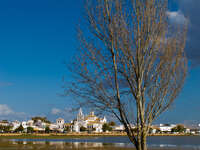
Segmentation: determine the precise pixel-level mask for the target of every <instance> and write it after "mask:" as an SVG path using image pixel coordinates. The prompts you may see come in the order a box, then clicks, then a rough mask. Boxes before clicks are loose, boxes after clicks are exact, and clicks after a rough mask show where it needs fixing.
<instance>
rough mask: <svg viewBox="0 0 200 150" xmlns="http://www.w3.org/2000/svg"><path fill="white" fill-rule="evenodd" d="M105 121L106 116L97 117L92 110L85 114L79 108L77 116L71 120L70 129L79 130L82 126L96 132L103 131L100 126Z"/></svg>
mask: <svg viewBox="0 0 200 150" xmlns="http://www.w3.org/2000/svg"><path fill="white" fill-rule="evenodd" d="M106 122H107V120H106V117H104V118H99V117H97V116H96V115H95V114H94V112H90V114H89V115H86V116H85V115H84V114H83V112H82V109H81V108H80V110H79V113H78V114H77V118H76V119H75V120H73V121H72V122H71V123H72V131H74V132H80V129H81V127H84V128H86V129H87V130H88V131H93V132H98V133H99V132H103V130H102V127H103V124H105V123H106Z"/></svg>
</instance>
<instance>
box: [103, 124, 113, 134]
mask: <svg viewBox="0 0 200 150" xmlns="http://www.w3.org/2000/svg"><path fill="white" fill-rule="evenodd" d="M102 130H103V132H106V131H112V127H110V125H109V124H107V123H105V124H103V127H102Z"/></svg>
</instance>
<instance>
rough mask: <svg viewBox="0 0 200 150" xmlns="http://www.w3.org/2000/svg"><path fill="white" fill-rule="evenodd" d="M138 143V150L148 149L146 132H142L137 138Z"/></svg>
mask: <svg viewBox="0 0 200 150" xmlns="http://www.w3.org/2000/svg"><path fill="white" fill-rule="evenodd" d="M137 140H138V143H137V146H136V150H147V136H146V135H145V134H141V136H140V137H138V138H137Z"/></svg>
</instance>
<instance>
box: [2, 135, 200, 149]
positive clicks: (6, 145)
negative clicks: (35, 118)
mask: <svg viewBox="0 0 200 150" xmlns="http://www.w3.org/2000/svg"><path fill="white" fill-rule="evenodd" d="M148 147H150V149H151V150H152V149H153V150H155V149H156V150H163V149H164V150H200V137H150V138H149V139H148ZM132 148H133V145H132V144H131V143H130V142H129V140H128V138H127V137H96V138H72V139H71V138H64V139H3V138H1V139H0V150H18V149H20V150H29V149H30V150H37V149H38V150H39V149H40V150H73V149H78V150H86V149H87V150H98V149H100V150H113V149H114V150H128V149H132Z"/></svg>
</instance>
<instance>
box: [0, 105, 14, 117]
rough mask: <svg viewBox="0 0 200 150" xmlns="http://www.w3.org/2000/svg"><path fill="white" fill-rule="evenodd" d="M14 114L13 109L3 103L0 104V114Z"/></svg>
mask: <svg viewBox="0 0 200 150" xmlns="http://www.w3.org/2000/svg"><path fill="white" fill-rule="evenodd" d="M12 114H14V111H13V110H12V109H11V108H9V107H8V106H7V105H5V104H0V116H7V115H12Z"/></svg>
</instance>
